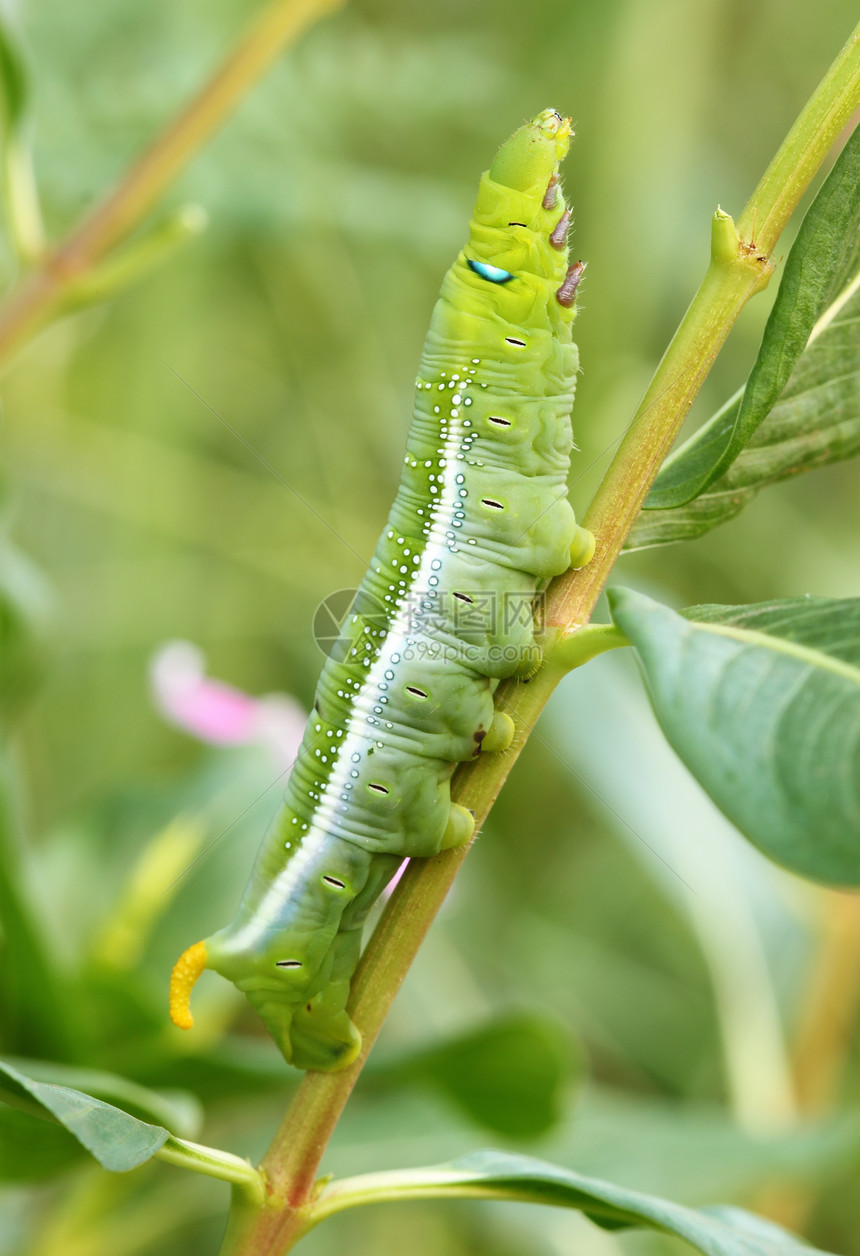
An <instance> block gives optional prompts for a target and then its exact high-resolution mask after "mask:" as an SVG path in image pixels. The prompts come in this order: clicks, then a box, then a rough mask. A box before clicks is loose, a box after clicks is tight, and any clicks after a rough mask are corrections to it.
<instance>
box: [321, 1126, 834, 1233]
mask: <svg viewBox="0 0 860 1256" xmlns="http://www.w3.org/2000/svg"><path fill="white" fill-rule="evenodd" d="M446 1196H447V1197H453V1198H461V1199H462V1198H466V1199H468V1198H472V1199H506V1200H520V1201H522V1202H523V1203H532V1204H548V1205H551V1206H553V1207H556V1208H575V1209H578V1210H579V1211H581V1212H583V1213H585V1215H586V1216H587V1217H588V1218H589V1219H590V1220H591V1221H593V1222H595V1223H596V1224H597V1225H599V1226H601V1227H603V1228H604V1229H606V1230H623V1229H629V1228H631V1227H637V1226H644V1227H646V1228H648V1229H650V1230H656V1231H658V1232H660V1233H663V1234H674V1235H677V1236H678V1238H682V1239H685V1240H686V1241H687V1242H688V1243H689V1244H690V1245H691V1246H692V1247H694V1248H696V1249H697V1250H698V1251H700V1252H704V1253H706V1254H707V1256H780V1253H786V1254H787V1256H797V1254H798V1253H800V1252H803V1251H806V1252H809V1251H813V1250H815V1249H813V1248H810V1247H808V1246H807V1245H806V1244H805V1243H803V1242H802V1241H801V1240H800V1239H798V1238H797V1237H796V1236H794V1235H792V1234H789V1233H787V1231H785V1230H782V1229H780V1228H779V1226H776V1225H773V1224H772V1223H771V1222H768V1221H764V1220H762V1219H761V1218H759V1217H755V1216H752V1215H751V1214H749V1213H746V1212H744V1211H743V1210H742V1209H740V1208H715V1209H704V1208H702V1209H699V1208H685V1207H683V1206H682V1205H681V1204H675V1203H672V1202H671V1201H670V1200H667V1199H660V1198H658V1197H656V1196H654V1195H645V1194H642V1193H641V1192H639V1191H632V1190H628V1189H626V1188H625V1187H622V1186H615V1185H614V1184H613V1183H611V1182H603V1181H600V1180H599V1179H598V1178H588V1177H583V1176H582V1174H579V1173H575V1172H573V1171H572V1170H570V1169H563V1168H560V1167H559V1166H557V1165H553V1164H548V1163H546V1162H545V1161H543V1160H535V1159H533V1158H532V1157H531V1156H516V1155H508V1154H506V1153H505V1152H500V1151H479V1152H476V1153H474V1154H473V1155H471V1156H465V1157H463V1158H462V1159H461V1160H454V1161H452V1162H451V1163H450V1164H441V1165H435V1166H431V1167H429V1168H424V1169H406V1170H401V1171H399V1172H391V1173H370V1174H366V1175H364V1176H362V1177H357V1178H347V1179H346V1180H344V1181H341V1182H334V1183H332V1184H331V1185H330V1186H328V1187H327V1188H326V1189H325V1190H324V1191H323V1193H322V1195H321V1196H320V1198H319V1200H318V1202H317V1204H316V1206H315V1207H314V1209H313V1216H314V1219H315V1220H320V1219H322V1217H325V1216H328V1215H329V1214H331V1213H333V1212H339V1211H340V1210H341V1209H343V1208H350V1207H355V1206H356V1205H358V1204H366V1203H375V1202H382V1201H392V1200H400V1199H427V1198H439V1197H446Z"/></svg>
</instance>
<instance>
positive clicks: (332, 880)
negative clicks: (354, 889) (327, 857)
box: [323, 877, 346, 890]
mask: <svg viewBox="0 0 860 1256" xmlns="http://www.w3.org/2000/svg"><path fill="white" fill-rule="evenodd" d="M323 881H325V883H326V885H333V886H334V888H335V889H336V890H345V889H346V884H345V882H343V881H338V879H337V877H323Z"/></svg>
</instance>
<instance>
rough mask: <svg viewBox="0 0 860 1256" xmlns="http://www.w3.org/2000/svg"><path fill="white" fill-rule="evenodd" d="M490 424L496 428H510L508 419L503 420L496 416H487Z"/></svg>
mask: <svg viewBox="0 0 860 1256" xmlns="http://www.w3.org/2000/svg"><path fill="white" fill-rule="evenodd" d="M487 417H488V419H489V420H490V422H491V423H495V425H496V427H510V426H511V421H510V419H503V418H501V417H500V416H499V415H498V414H490V415H488V416H487Z"/></svg>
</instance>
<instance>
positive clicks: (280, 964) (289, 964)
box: [275, 959, 302, 968]
mask: <svg viewBox="0 0 860 1256" xmlns="http://www.w3.org/2000/svg"><path fill="white" fill-rule="evenodd" d="M301 966H302V961H301V960H300V959H276V960H275V967H276V968H301Z"/></svg>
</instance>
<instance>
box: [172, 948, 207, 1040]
mask: <svg viewBox="0 0 860 1256" xmlns="http://www.w3.org/2000/svg"><path fill="white" fill-rule="evenodd" d="M207 958H208V957H207V954H206V943H205V942H195V943H194V945H193V946H189V948H188V950H187V951H183V952H182V954H181V955H180V956H179V959H178V960H177V961H176V963H175V964H174V965H173V972H172V973H171V974H170V1019H171V1020H172V1021H173V1023H174V1025H176V1026H177V1027H178V1028H179V1029H190V1028H191V1026H192V1025H193V1024H194V1017H193V1016H192V1015H191V991H192V990H193V988H194V986H195V984H196V982H197V978H198V977H199V976H200V974H201V973H202V972H203V969H204V968H205V967H206V960H207Z"/></svg>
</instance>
